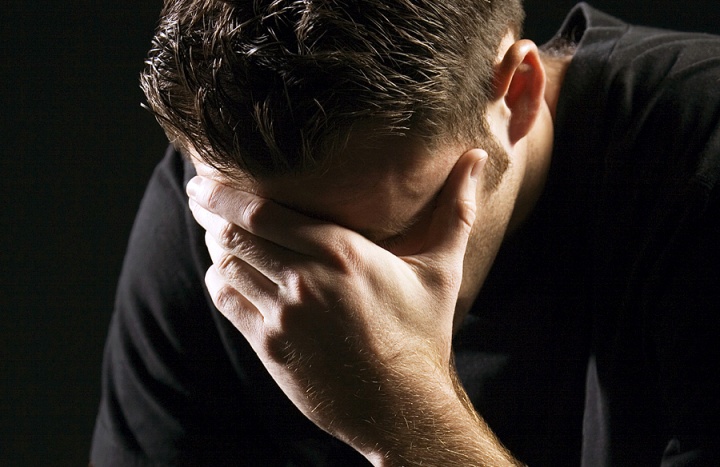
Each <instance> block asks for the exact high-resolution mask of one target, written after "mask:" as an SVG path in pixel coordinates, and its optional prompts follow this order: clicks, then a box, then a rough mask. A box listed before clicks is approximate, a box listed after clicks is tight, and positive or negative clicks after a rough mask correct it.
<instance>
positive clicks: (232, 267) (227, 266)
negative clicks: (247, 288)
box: [215, 253, 240, 281]
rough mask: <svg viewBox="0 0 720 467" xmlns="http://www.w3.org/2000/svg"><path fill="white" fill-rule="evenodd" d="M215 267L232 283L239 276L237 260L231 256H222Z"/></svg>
mask: <svg viewBox="0 0 720 467" xmlns="http://www.w3.org/2000/svg"><path fill="white" fill-rule="evenodd" d="M215 267H216V268H217V269H218V272H220V274H221V275H222V276H223V277H224V278H225V279H226V280H228V281H234V280H236V279H237V278H238V276H239V275H240V265H239V260H238V259H237V258H236V257H235V256H233V255H232V254H228V253H226V254H223V255H222V256H221V257H220V259H219V260H218V262H217V264H215Z"/></svg>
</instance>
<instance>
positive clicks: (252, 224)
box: [187, 177, 357, 257]
mask: <svg viewBox="0 0 720 467" xmlns="http://www.w3.org/2000/svg"><path fill="white" fill-rule="evenodd" d="M187 192H188V196H190V198H191V199H192V200H194V201H195V202H196V203H197V204H199V205H200V206H201V207H203V208H204V209H206V210H207V211H210V212H212V213H214V214H216V215H218V216H220V217H221V218H223V219H225V220H226V221H227V222H229V223H231V224H234V225H237V226H238V227H240V228H241V229H243V230H245V231H247V232H250V233H252V234H254V235H256V236H258V237H261V238H264V239H266V240H269V241H271V242H273V243H276V244H278V245H281V246H283V247H285V248H288V249H290V250H292V251H295V252H298V253H302V254H305V255H309V256H316V257H318V256H323V255H325V254H327V253H331V251H330V250H329V249H328V245H333V244H336V243H339V242H342V241H343V239H344V238H345V236H347V235H357V234H354V233H353V232H351V231H350V230H347V229H344V228H342V227H340V226H338V225H335V224H331V223H328V222H325V221H322V220H319V219H315V218H312V217H309V216H306V215H304V214H301V213H299V212H297V211H294V210H292V209H289V208H286V207H284V206H281V205H280V204H278V203H275V202H274V201H272V200H269V199H267V198H263V197H260V196H257V195H254V194H252V193H248V192H245V191H240V190H236V189H234V188H231V187H229V186H227V185H223V184H221V183H218V182H216V181H214V180H211V179H208V178H204V177H194V178H193V179H191V180H190V182H189V183H188V186H187Z"/></svg>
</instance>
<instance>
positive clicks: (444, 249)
mask: <svg viewBox="0 0 720 467" xmlns="http://www.w3.org/2000/svg"><path fill="white" fill-rule="evenodd" d="M487 158H488V154H487V152H485V151H483V150H482V149H470V150H469V151H467V152H465V153H464V154H463V155H462V156H460V158H459V159H458V161H457V162H456V163H455V167H453V169H452V170H451V171H450V175H448V178H447V181H446V182H445V186H444V187H443V188H442V191H441V192H440V195H439V197H438V201H437V205H436V207H435V210H434V212H433V214H432V219H431V221H430V227H429V230H428V235H427V237H426V242H425V247H424V248H423V251H422V252H421V253H420V255H422V256H426V257H435V258H434V259H440V258H442V260H443V261H447V260H448V259H451V258H454V259H456V260H459V261H462V259H463V257H464V255H465V248H466V247H467V242H468V238H469V236H470V231H471V229H472V226H473V224H474V223H475V214H476V202H477V184H478V180H479V179H480V174H481V173H482V170H483V167H484V166H485V163H486V162H487Z"/></svg>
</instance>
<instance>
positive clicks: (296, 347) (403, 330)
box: [188, 150, 487, 456]
mask: <svg viewBox="0 0 720 467" xmlns="http://www.w3.org/2000/svg"><path fill="white" fill-rule="evenodd" d="M486 158H487V155H486V154H485V153H484V151H480V150H471V151H468V152H467V153H465V154H464V155H463V156H462V157H460V159H459V160H458V162H457V164H456V165H455V167H454V168H453V170H452V172H451V173H450V175H449V177H448V179H447V182H446V184H445V186H444V187H443V189H442V192H441V193H440V195H439V197H438V201H437V206H436V208H435V210H434V212H433V214H432V219H431V222H430V226H429V228H428V231H427V233H426V235H425V240H424V246H423V247H422V248H421V251H419V252H417V253H416V254H413V255H411V256H401V257H398V256H395V255H393V254H392V253H390V252H388V251H387V250H385V249H383V248H381V247H379V246H377V245H376V244H374V243H372V242H370V241H368V240H367V239H365V238H364V237H362V236H361V235H359V234H357V233H355V232H353V231H351V230H348V229H345V228H343V227H341V226H338V225H334V224H332V223H328V222H325V221H321V220H317V219H313V218H311V217H307V216H305V215H302V214H300V213H298V212H296V211H293V210H290V209H288V208H285V207H283V206H281V205H279V204H277V203H275V202H273V201H271V200H268V199H264V198H261V197H258V196H255V195H253V194H250V193H246V192H242V191H238V190H234V189H232V188H230V187H228V186H225V185H223V184H220V183H217V182H215V181H212V180H210V179H207V178H202V177H197V178H195V179H193V181H191V183H190V184H189V186H188V193H189V195H190V198H191V201H190V206H191V209H192V212H193V215H194V216H195V219H196V220H197V221H198V222H199V223H200V225H202V226H203V227H204V228H205V229H206V230H207V235H206V240H207V246H208V250H209V252H210V255H211V258H212V260H213V263H214V264H213V266H212V267H211V268H210V269H209V270H208V273H207V276H206V283H207V286H208V290H209V291H210V294H211V296H212V298H213V301H214V303H215V305H216V306H217V308H218V309H219V310H220V311H221V312H222V313H223V314H224V315H225V316H226V317H227V318H228V319H229V320H230V321H231V322H232V323H233V325H234V326H235V327H236V328H237V329H238V330H239V331H240V332H241V333H242V334H243V335H244V336H245V338H246V339H247V340H248V342H249V343H250V345H251V346H252V347H253V349H254V350H255V352H256V353H257V355H258V357H259V358H260V359H261V361H262V362H263V364H264V365H265V366H266V368H267V369H268V371H269V372H270V374H271V375H272V377H273V378H274V379H275V381H276V382H277V383H278V385H279V386H280V387H281V388H282V390H283V391H284V392H285V393H286V394H287V396H288V397H289V398H290V399H291V400H292V402H293V403H294V404H295V405H296V406H297V407H298V408H299V409H300V410H301V411H302V412H303V413H304V414H305V415H306V416H307V417H308V418H310V419H311V420H312V421H313V422H315V423H316V424H317V425H319V426H320V427H321V428H323V429H325V430H326V431H328V432H329V433H331V434H333V435H335V436H337V437H339V438H340V439H343V440H344V441H346V442H348V443H350V444H351V445H353V446H354V447H356V448H357V449H358V450H360V451H361V452H363V453H364V454H365V455H367V456H372V455H373V452H374V451H375V450H377V449H380V448H382V445H383V443H384V442H385V440H386V439H388V434H389V433H392V432H394V431H396V430H400V429H403V430H406V429H407V425H408V424H409V423H414V422H413V420H415V419H416V417H423V416H426V415H425V414H424V413H423V410H425V409H426V408H427V407H425V408H424V407H423V405H427V406H428V407H430V406H432V407H431V408H432V409H434V410H442V409H441V408H440V407H441V406H442V404H443V401H444V399H446V398H456V397H457V396H456V393H455V389H454V386H453V377H452V374H451V370H450V356H451V339H452V323H453V315H454V312H455V305H456V301H457V294H458V289H459V286H460V282H461V280H462V272H463V267H462V266H463V257H464V253H465V249H466V246H467V241H468V236H469V233H470V230H471V227H472V225H473V223H474V220H475V203H476V201H475V199H476V186H477V181H478V176H477V175H478V173H479V172H481V169H482V166H483V165H484V163H485V160H486ZM425 413H426V412H425Z"/></svg>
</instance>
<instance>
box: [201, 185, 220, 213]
mask: <svg viewBox="0 0 720 467" xmlns="http://www.w3.org/2000/svg"><path fill="white" fill-rule="evenodd" d="M205 199H206V202H207V207H208V209H210V210H211V211H216V210H217V209H218V208H220V207H221V206H222V200H223V186H222V185H221V184H219V183H213V184H212V185H211V187H210V188H209V189H208V191H207V196H206V198H205Z"/></svg>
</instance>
